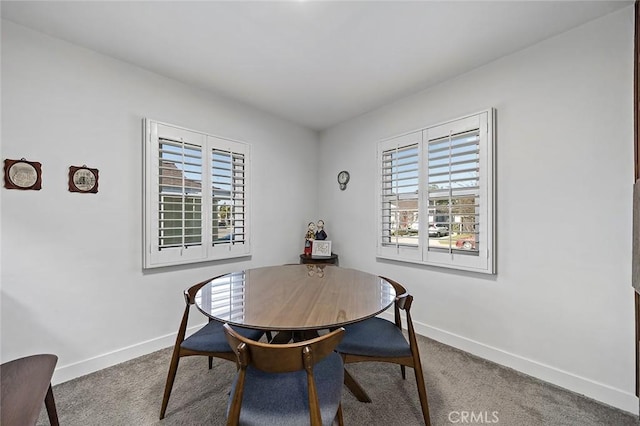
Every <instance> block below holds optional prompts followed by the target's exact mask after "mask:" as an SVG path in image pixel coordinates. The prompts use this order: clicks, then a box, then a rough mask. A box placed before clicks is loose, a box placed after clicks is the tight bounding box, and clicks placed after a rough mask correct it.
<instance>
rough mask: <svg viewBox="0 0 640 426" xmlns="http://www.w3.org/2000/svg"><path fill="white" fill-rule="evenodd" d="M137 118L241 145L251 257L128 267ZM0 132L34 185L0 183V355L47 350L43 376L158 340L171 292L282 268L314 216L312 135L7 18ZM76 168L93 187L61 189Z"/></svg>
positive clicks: (84, 367)
mask: <svg viewBox="0 0 640 426" xmlns="http://www.w3.org/2000/svg"><path fill="white" fill-rule="evenodd" d="M143 117H150V118H153V119H156V120H161V121H166V122H169V123H174V124H177V125H181V126H184V127H188V128H192V129H195V130H200V131H205V132H207V133H210V134H214V135H219V136H223V137H227V138H232V139H237V140H242V141H246V142H249V143H251V144H252V154H253V163H252V172H253V182H252V190H253V197H252V202H253V205H252V207H253V215H252V225H253V236H252V245H253V251H254V255H253V257H252V258H251V259H243V260H242V261H236V262H228V263H225V262H217V263H215V262H214V263H206V264H197V265H191V266H188V267H181V268H169V269H162V270H154V271H152V272H149V273H144V272H143V271H142V255H141V250H142V242H141V236H142V119H143ZM1 134H2V157H3V159H4V158H12V159H16V158H18V159H19V158H21V157H25V158H26V159H29V160H34V161H39V162H41V163H42V170H43V185H42V190H40V191H17V190H7V189H5V188H2V189H1V190H0V196H1V200H2V274H1V278H2V281H1V297H2V302H1V307H2V313H1V320H2V328H1V330H2V340H1V343H2V348H1V359H2V360H10V359H13V358H17V357H20V356H24V355H28V354H33V353H40V352H50V353H55V354H57V355H58V356H59V358H60V359H59V361H58V369H57V371H56V375H55V376H54V382H60V381H65V380H68V379H70V378H72V377H76V376H78V375H81V374H86V373H88V372H90V371H94V370H97V369H99V368H103V367H106V366H108V365H110V364H113V363H116V362H120V361H122V360H126V359H130V358H132V357H134V356H137V355H140V354H143V353H148V352H150V351H153V350H155V349H159V348H162V347H166V346H170V345H172V344H173V340H174V338H175V332H176V331H177V327H178V324H179V322H180V318H181V315H182V310H183V309H184V301H183V298H182V291H183V290H184V289H185V288H187V287H188V286H190V285H192V284H195V283H196V282H199V281H201V280H203V279H205V278H207V277H210V276H213V275H217V274H220V273H225V272H228V271H232V270H237V269H242V268H245V267H253V266H262V265H268V264H279V263H289V262H296V261H297V260H298V259H297V256H298V254H299V253H300V252H301V250H302V247H303V238H304V232H305V230H306V223H307V221H308V218H312V219H314V218H315V217H316V214H317V201H316V197H315V196H314V194H313V192H312V191H309V190H308V189H309V188H313V187H314V186H315V183H316V179H315V178H316V176H317V166H316V165H315V162H314V161H302V159H305V158H314V157H315V156H316V155H317V140H318V135H317V133H315V132H313V131H310V130H307V129H304V128H302V127H299V126H296V125H293V124H291V123H288V122H286V121H284V120H281V119H278V118H276V117H273V116H270V115H269V114H266V113H264V112H261V111H257V110H255V109H251V108H248V107H246V106H242V105H240V104H238V103H236V102H234V101H230V100H226V99H222V98H218V97H214V96H212V95H208V94H206V93H204V92H202V91H199V90H197V89H193V88H189V87H187V86H185V85H183V84H180V83H178V82H175V81H173V80H170V79H167V78H164V77H161V76H158V75H156V74H153V73H150V72H147V71H145V70H142V69H140V68H136V67H133V66H131V65H129V64H126V63H123V62H119V61H116V60H114V59H111V58H108V57H106V56H102V55H99V54H97V53H95V52H91V51H89V50H86V49H82V48H79V47H76V46H73V45H71V44H68V43H65V42H62V41H60V40H56V39H53V38H49V37H47V36H44V35H42V34H39V33H36V32H33V31H31V30H28V29H26V28H23V27H20V26H17V25H15V24H12V23H10V22H7V21H2V133H1ZM83 164H86V165H87V166H89V167H94V168H97V169H99V172H100V182H99V192H98V193H97V194H95V195H91V194H78V193H70V192H68V191H67V176H68V170H69V166H71V165H76V166H80V165H83ZM291 176H293V177H294V178H291ZM283 206H284V207H283ZM195 317H196V318H198V317H199V318H200V319H199V321H200V322H204V320H203V318H202V316H201V315H197V314H196V315H195ZM193 324H194V325H195V322H194V323H193Z"/></svg>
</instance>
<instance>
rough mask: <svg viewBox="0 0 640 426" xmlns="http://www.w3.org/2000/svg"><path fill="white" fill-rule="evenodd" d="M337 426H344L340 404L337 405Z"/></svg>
mask: <svg viewBox="0 0 640 426" xmlns="http://www.w3.org/2000/svg"><path fill="white" fill-rule="evenodd" d="M337 417H338V426H344V420H343V419H342V403H340V405H338V414H337Z"/></svg>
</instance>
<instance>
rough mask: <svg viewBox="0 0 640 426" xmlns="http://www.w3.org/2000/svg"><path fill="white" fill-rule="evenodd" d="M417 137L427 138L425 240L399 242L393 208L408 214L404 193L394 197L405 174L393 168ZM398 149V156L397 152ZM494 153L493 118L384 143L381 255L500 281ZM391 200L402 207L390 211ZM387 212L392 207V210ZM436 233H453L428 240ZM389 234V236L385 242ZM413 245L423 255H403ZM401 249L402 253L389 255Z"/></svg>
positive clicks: (421, 153) (487, 114)
mask: <svg viewBox="0 0 640 426" xmlns="http://www.w3.org/2000/svg"><path fill="white" fill-rule="evenodd" d="M418 134H419V135H420V137H421V142H420V144H419V149H418V150H417V151H418V153H417V154H416V155H417V158H419V159H420V160H419V161H420V165H419V167H418V169H419V170H418V174H419V179H420V186H419V189H418V193H419V195H418V196H417V199H418V200H417V203H415V204H417V208H418V213H419V225H418V226H415V225H414V227H415V228H416V229H417V230H418V232H417V233H416V232H408V233H407V234H403V233H402V231H395V234H394V230H393V229H392V228H393V227H392V225H393V222H394V219H393V218H394V216H393V208H392V207H391V206H394V205H395V206H399V207H402V206H403V204H402V197H401V196H400V193H399V191H394V190H393V187H394V184H395V183H396V182H397V183H399V182H402V180H400V178H399V177H400V176H401V174H395V173H394V172H395V171H402V170H403V169H402V168H401V167H397V166H396V168H395V169H394V164H395V163H394V161H396V162H397V160H399V159H400V153H401V152H403V151H404V152H407V150H408V149H410V148H409V147H410V146H409V145H406V142H408V140H407V138H410V140H415V139H417V135H418ZM394 145H395V146H396V148H395V150H393V148H391V147H392V146H394ZM493 145H494V142H493V111H492V110H490V111H484V112H481V113H478V114H475V115H472V116H467V117H463V118H460V119H457V120H452V121H450V122H447V123H444V124H440V125H437V126H431V127H427V128H424V129H422V130H421V131H419V132H414V133H411V134H409V135H403V136H400V137H396V138H392V139H390V140H386V141H383V142H381V143H380V144H379V148H378V150H379V156H380V158H381V162H380V164H381V170H382V172H381V174H380V182H381V193H380V200H381V203H382V206H383V209H382V212H383V213H382V215H381V216H380V219H379V223H380V229H381V237H380V240H379V248H378V255H379V256H380V257H388V258H394V259H396V260H406V261H416V258H417V261H418V262H419V263H425V264H432V265H437V266H444V267H449V268H457V269H464V270H472V271H478V272H485V273H494V271H495V256H494V228H495V227H494V214H493V211H494V203H495V201H494V189H493V186H494V178H493V176H494V161H493V158H494V154H493ZM411 146H413V145H411ZM385 170H386V172H385ZM387 188H391V189H387ZM385 191H386V192H385ZM394 197H396V198H395V199H394ZM392 199H394V200H396V203H395V204H394V203H393V202H392V201H389V202H388V203H387V204H385V200H392ZM385 206H389V207H388V208H387V209H386V210H385ZM404 206H405V207H406V206H407V204H406V203H405V204H404ZM400 210H401V211H402V209H400ZM389 217H391V218H392V219H389ZM387 223H389V224H391V225H387ZM430 225H432V226H434V227H435V228H434V229H436V228H437V229H440V230H446V232H442V231H439V232H438V233H436V232H434V233H433V234H432V236H429V233H428V229H429V226H430ZM385 229H389V232H388V233H386V234H385ZM397 235H402V236H401V237H398V236H397ZM394 237H395V238H394ZM412 238H413V239H415V240H417V243H414V245H415V246H416V247H417V248H418V250H417V251H418V253H417V254H416V253H414V252H411V251H408V250H407V249H406V248H405V249H404V251H403V250H401V249H400V247H401V245H400V244H397V243H398V242H405V243H406V242H410V241H411V239H412ZM394 241H395V243H396V244H395V247H394V248H395V250H390V246H391V245H392V244H394Z"/></svg>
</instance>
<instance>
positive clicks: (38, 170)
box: [4, 158, 42, 191]
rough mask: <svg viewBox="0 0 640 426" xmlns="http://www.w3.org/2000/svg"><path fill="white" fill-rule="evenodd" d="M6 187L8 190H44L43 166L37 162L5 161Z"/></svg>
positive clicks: (22, 159)
mask: <svg viewBox="0 0 640 426" xmlns="http://www.w3.org/2000/svg"><path fill="white" fill-rule="evenodd" d="M4 187H5V188H7V189H33V190H36V191H37V190H39V189H41V188H42V165H41V164H40V163H38V162H37V161H27V160H25V159H24V158H21V159H19V160H9V159H5V160H4Z"/></svg>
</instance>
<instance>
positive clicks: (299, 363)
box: [224, 324, 344, 426]
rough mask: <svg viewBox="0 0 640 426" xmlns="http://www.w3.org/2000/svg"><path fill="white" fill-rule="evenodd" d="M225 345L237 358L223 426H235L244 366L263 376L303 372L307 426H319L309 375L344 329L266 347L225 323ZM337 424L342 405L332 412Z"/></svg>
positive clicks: (311, 380)
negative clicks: (235, 382) (260, 372)
mask: <svg viewBox="0 0 640 426" xmlns="http://www.w3.org/2000/svg"><path fill="white" fill-rule="evenodd" d="M224 329H225V332H226V334H227V341H228V342H229V345H230V346H231V347H232V348H234V351H235V355H236V357H237V359H236V362H237V366H238V382H237V384H236V387H235V392H234V394H233V395H232V401H231V406H230V409H229V415H228V419H227V426H236V425H238V424H239V421H240V411H241V408H242V397H243V393H244V385H245V376H246V370H247V366H249V365H253V366H254V367H255V368H257V369H259V370H262V371H264V372H267V373H287V372H293V371H299V370H305V371H306V373H307V390H308V394H309V420H310V424H311V426H322V418H321V415H320V405H319V402H318V394H317V390H316V384H315V379H314V376H313V366H314V364H316V363H317V362H318V361H320V360H322V359H323V358H325V357H326V356H327V355H329V354H331V353H332V352H333V351H334V349H335V347H336V346H337V345H338V343H339V342H340V340H342V337H343V335H344V328H339V329H337V330H334V331H332V332H330V333H328V334H325V335H324V336H320V337H316V338H314V339H311V340H306V341H302V342H296V343H287V344H270V343H262V342H256V341H254V340H250V339H247V338H246V337H244V336H242V335H240V334H238V333H237V332H235V330H233V329H232V328H231V327H230V326H229V325H228V324H225V325H224ZM336 417H337V419H338V424H339V425H340V426H342V425H343V418H342V404H339V405H338V411H337V413H336Z"/></svg>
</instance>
